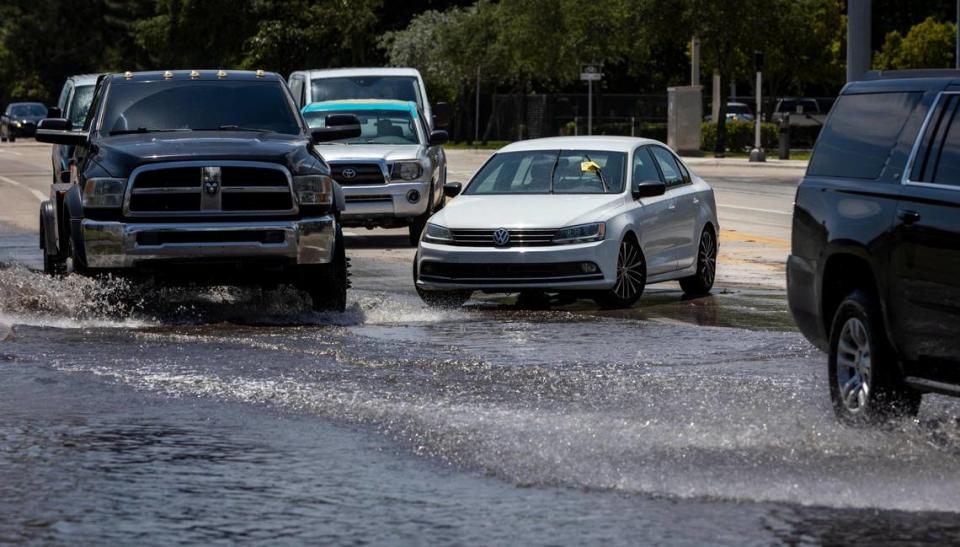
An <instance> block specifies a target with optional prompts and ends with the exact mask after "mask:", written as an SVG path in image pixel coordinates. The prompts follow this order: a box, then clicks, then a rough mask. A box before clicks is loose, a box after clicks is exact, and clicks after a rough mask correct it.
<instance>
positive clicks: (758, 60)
mask: <svg viewBox="0 0 960 547" xmlns="http://www.w3.org/2000/svg"><path fill="white" fill-rule="evenodd" d="M753 66H754V67H755V68H756V69H757V111H756V112H754V120H753V122H754V131H753V150H751V151H750V161H751V162H762V161H767V158H766V156H765V155H764V153H763V142H762V141H761V139H760V123H761V122H762V120H763V102H762V99H763V97H762V94H761V92H760V89H761V85H762V84H763V52H761V51H754V52H753Z"/></svg>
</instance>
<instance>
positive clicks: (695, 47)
mask: <svg viewBox="0 0 960 547" xmlns="http://www.w3.org/2000/svg"><path fill="white" fill-rule="evenodd" d="M957 5H960V0H957ZM690 85H700V38H698V37H696V36H694V37H693V39H692V40H690Z"/></svg>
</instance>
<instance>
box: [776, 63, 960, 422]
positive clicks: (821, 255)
mask: <svg viewBox="0 0 960 547" xmlns="http://www.w3.org/2000/svg"><path fill="white" fill-rule="evenodd" d="M787 285H788V293H789V301H790V308H791V311H792V312H793V316H794V318H795V319H796V322H797V325H799V327H800V330H801V331H803V333H804V335H805V336H806V337H807V338H808V339H809V340H810V341H811V342H813V343H814V344H816V345H817V346H818V347H820V348H821V349H822V350H824V351H827V352H828V353H829V378H830V395H831V399H832V401H833V406H834V408H835V410H836V413H837V415H838V416H839V417H840V418H841V419H843V420H846V421H852V422H866V421H875V420H877V419H881V418H884V417H888V416H891V415H913V414H916V412H917V410H918V409H919V405H920V398H921V395H922V394H923V393H924V392H939V393H946V394H951V395H960V72H957V71H924V72H913V71H908V72H898V73H873V74H871V75H870V76H869V77H868V79H867V81H862V82H855V83H851V84H848V85H847V86H846V87H845V88H844V90H843V91H842V93H841V95H840V97H839V99H838V100H837V102H836V104H835V105H834V107H833V110H832V112H831V114H830V117H829V119H828V120H827V122H826V125H825V127H824V129H823V132H822V133H821V134H820V138H819V140H818V141H817V145H816V148H815V150H814V153H813V157H812V158H811V160H810V165H809V167H808V169H807V174H806V176H805V177H804V179H803V181H802V182H801V184H800V187H799V189H798V191H797V197H796V207H795V210H794V216H793V251H792V254H791V256H790V258H789V261H788V263H787Z"/></svg>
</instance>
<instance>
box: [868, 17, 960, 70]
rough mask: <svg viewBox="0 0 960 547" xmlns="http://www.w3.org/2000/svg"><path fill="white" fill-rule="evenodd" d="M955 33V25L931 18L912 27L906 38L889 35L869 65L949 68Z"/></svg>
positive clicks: (880, 66)
mask: <svg viewBox="0 0 960 547" xmlns="http://www.w3.org/2000/svg"><path fill="white" fill-rule="evenodd" d="M956 32H957V27H956V24H954V23H952V22H949V21H947V22H945V23H941V22H939V21H937V20H936V19H934V18H933V17H928V18H927V19H926V20H924V21H923V22H922V23H919V24H917V25H914V26H913V27H912V28H910V30H909V31H908V32H907V35H906V36H904V35H902V34H900V33H899V32H898V31H892V32H889V33H887V36H886V39H885V40H884V41H883V46H882V47H881V48H880V51H879V52H877V53H876V54H875V55H874V58H873V66H874V68H877V69H881V70H902V69H910V68H951V67H953V66H954V62H955V60H954V47H955V44H956Z"/></svg>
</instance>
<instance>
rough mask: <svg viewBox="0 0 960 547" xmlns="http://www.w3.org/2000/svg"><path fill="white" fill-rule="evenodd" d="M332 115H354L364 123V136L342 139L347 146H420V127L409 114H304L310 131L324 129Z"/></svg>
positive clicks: (367, 111)
mask: <svg viewBox="0 0 960 547" xmlns="http://www.w3.org/2000/svg"><path fill="white" fill-rule="evenodd" d="M331 114H353V115H355V116H356V117H357V119H359V120H360V136H359V137H354V138H352V139H341V140H339V141H333V142H339V143H346V144H420V137H419V136H418V135H417V125H416V122H415V121H414V118H413V116H412V115H411V114H410V112H409V111H408V110H386V109H380V110H372V109H359V110H326V111H325V110H314V111H307V112H304V113H303V117H304V119H305V120H306V121H307V125H309V126H310V127H324V126H325V123H326V118H327V116H329V115H331Z"/></svg>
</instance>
